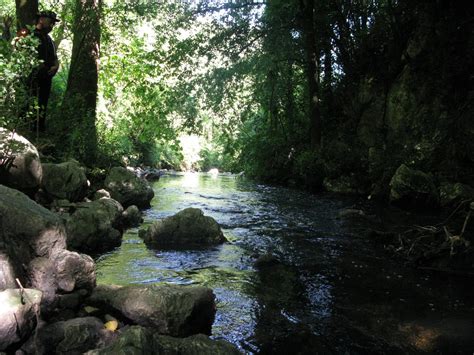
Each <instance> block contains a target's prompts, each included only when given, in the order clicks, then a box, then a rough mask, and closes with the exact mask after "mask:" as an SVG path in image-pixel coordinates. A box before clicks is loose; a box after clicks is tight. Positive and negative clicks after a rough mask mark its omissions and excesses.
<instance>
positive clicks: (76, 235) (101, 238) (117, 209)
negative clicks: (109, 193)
mask: <svg viewBox="0 0 474 355" xmlns="http://www.w3.org/2000/svg"><path fill="white" fill-rule="evenodd" d="M122 212H123V207H122V206H121V205H120V203H118V202H117V201H115V200H113V199H110V198H101V199H99V200H96V201H93V202H85V203H80V204H77V205H76V211H75V212H74V213H73V214H72V215H71V216H70V217H69V218H68V219H67V221H66V230H67V245H68V248H69V249H71V250H77V251H81V252H85V253H100V252H104V251H109V250H112V249H113V248H115V247H117V246H120V243H121V241H122V233H121V232H120V223H121V222H120V221H121V217H122Z"/></svg>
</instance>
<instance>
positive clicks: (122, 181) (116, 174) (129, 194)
mask: <svg viewBox="0 0 474 355" xmlns="http://www.w3.org/2000/svg"><path fill="white" fill-rule="evenodd" d="M105 189H106V190H107V191H109V192H110V195H111V196H112V198H113V199H115V200H117V201H118V202H120V203H121V204H122V205H123V206H124V207H125V208H126V207H128V206H131V205H136V206H138V207H139V208H147V207H150V201H151V200H152V198H153V197H154V195H155V193H154V192H153V189H152V188H151V186H150V185H149V184H148V182H147V181H145V180H144V179H141V178H139V177H137V176H136V175H135V174H134V173H133V172H131V171H129V170H127V169H125V168H121V167H115V168H112V169H111V170H110V172H109V174H108V175H107V177H106V179H105Z"/></svg>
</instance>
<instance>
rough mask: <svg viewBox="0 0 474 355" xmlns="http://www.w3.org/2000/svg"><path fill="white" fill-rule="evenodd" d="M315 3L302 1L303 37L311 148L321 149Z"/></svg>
mask: <svg viewBox="0 0 474 355" xmlns="http://www.w3.org/2000/svg"><path fill="white" fill-rule="evenodd" d="M314 1H315V0H301V2H300V6H301V10H302V14H303V35H304V41H305V52H306V67H307V77H308V91H309V115H310V138H311V146H312V147H313V148H314V149H319V148H320V146H321V113H320V109H319V74H318V73H319V70H318V64H319V58H318V57H319V56H318V52H317V49H316V31H315V26H314V7H315V4H314Z"/></svg>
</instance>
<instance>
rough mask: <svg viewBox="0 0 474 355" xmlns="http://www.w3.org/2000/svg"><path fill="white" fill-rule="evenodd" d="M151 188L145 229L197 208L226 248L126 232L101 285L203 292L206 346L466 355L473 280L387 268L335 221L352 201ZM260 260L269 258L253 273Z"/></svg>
mask: <svg viewBox="0 0 474 355" xmlns="http://www.w3.org/2000/svg"><path fill="white" fill-rule="evenodd" d="M153 188H154V191H155V198H154V199H153V201H152V208H150V209H149V210H147V211H145V216H144V218H145V222H144V224H143V225H142V226H141V227H140V228H146V226H147V225H149V224H151V223H152V222H153V221H154V220H157V219H160V218H164V217H167V216H170V215H173V214H175V213H176V212H178V211H180V210H182V209H184V208H187V207H196V208H200V209H202V210H203V211H204V213H205V214H206V215H209V216H212V217H213V218H215V219H216V220H217V221H218V222H219V224H220V225H221V227H222V228H223V231H224V234H225V236H226V238H227V239H228V240H229V243H225V244H223V245H221V246H217V247H210V248H204V249H198V250H153V249H149V248H147V247H146V246H145V245H144V243H143V242H142V240H141V239H140V238H139V237H138V228H135V229H130V230H128V231H127V232H126V233H125V234H124V237H123V243H122V246H121V247H120V248H117V249H116V250H114V251H112V252H110V253H107V254H105V255H103V256H101V257H99V258H98V260H97V277H98V283H102V284H119V285H127V284H133V283H140V284H149V283H173V284H182V285H202V286H207V287H210V288H212V289H213V290H214V293H215V294H216V297H217V313H216V319H215V322H214V326H213V335H212V336H213V338H216V339H225V340H227V341H230V342H232V343H233V344H235V345H236V346H238V347H239V348H240V349H241V350H242V351H243V352H245V353H281V354H294V353H303V354H314V353H323V354H325V353H334V354H340V353H344V352H348V353H350V354H367V353H406V352H411V353H425V352H440V353H450V354H451V353H460V354H462V353H468V354H472V353H473V351H474V337H473V334H474V301H473V300H474V298H473V296H472V295H473V294H474V282H473V281H474V280H473V279H472V277H469V276H459V275H458V276H455V275H450V274H439V273H436V272H430V271H422V270H416V269H413V268H410V267H403V266H401V265H400V264H399V263H398V262H395V261H392V260H391V259H389V258H388V257H387V255H385V254H384V252H383V250H380V248H376V247H375V246H374V244H373V242H372V241H370V240H369V239H368V238H367V237H366V235H367V233H364V232H363V231H364V228H365V227H364V226H362V227H361V225H360V224H359V223H357V222H351V221H350V220H347V219H346V218H340V217H339V213H340V211H342V210H345V209H348V208H354V206H355V205H357V206H358V205H359V204H360V201H358V200H357V199H356V198H342V197H340V196H334V195H312V194H309V193H306V192H302V191H298V190H292V189H286V188H281V187H271V186H266V185H260V184H256V183H254V182H251V181H247V180H244V179H241V178H239V177H237V176H235V175H219V176H214V175H209V174H198V173H184V174H175V175H165V176H163V177H161V179H160V181H158V182H156V183H155V184H154V186H153ZM374 218H376V217H374ZM262 255H266V256H270V255H271V256H272V258H271V260H270V262H268V263H264V264H263V265H261V266H258V267H257V266H256V265H255V261H256V260H257V259H259V258H260V257H261V256H262Z"/></svg>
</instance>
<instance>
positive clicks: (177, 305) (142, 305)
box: [87, 285, 216, 337]
mask: <svg viewBox="0 0 474 355" xmlns="http://www.w3.org/2000/svg"><path fill="white" fill-rule="evenodd" d="M214 299H215V296H214V294H213V292H212V290H211V289H209V288H205V287H183V286H176V285H152V286H141V285H139V286H135V285H133V286H125V287H118V286H103V285H101V286H98V287H97V288H96V289H95V290H94V292H93V293H92V295H91V296H90V298H89V300H88V301H87V303H89V304H90V305H92V306H95V307H99V308H103V309H106V310H109V311H110V312H111V313H112V314H117V313H120V314H121V315H122V316H123V317H125V319H126V320H128V321H129V322H132V323H134V324H137V325H141V326H145V327H152V328H154V329H155V330H156V331H157V332H158V333H160V334H166V335H172V336H179V337H183V336H188V335H192V334H197V333H204V334H210V332H211V327H212V323H213V321H214V315H215V312H216V308H215V302H214Z"/></svg>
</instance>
